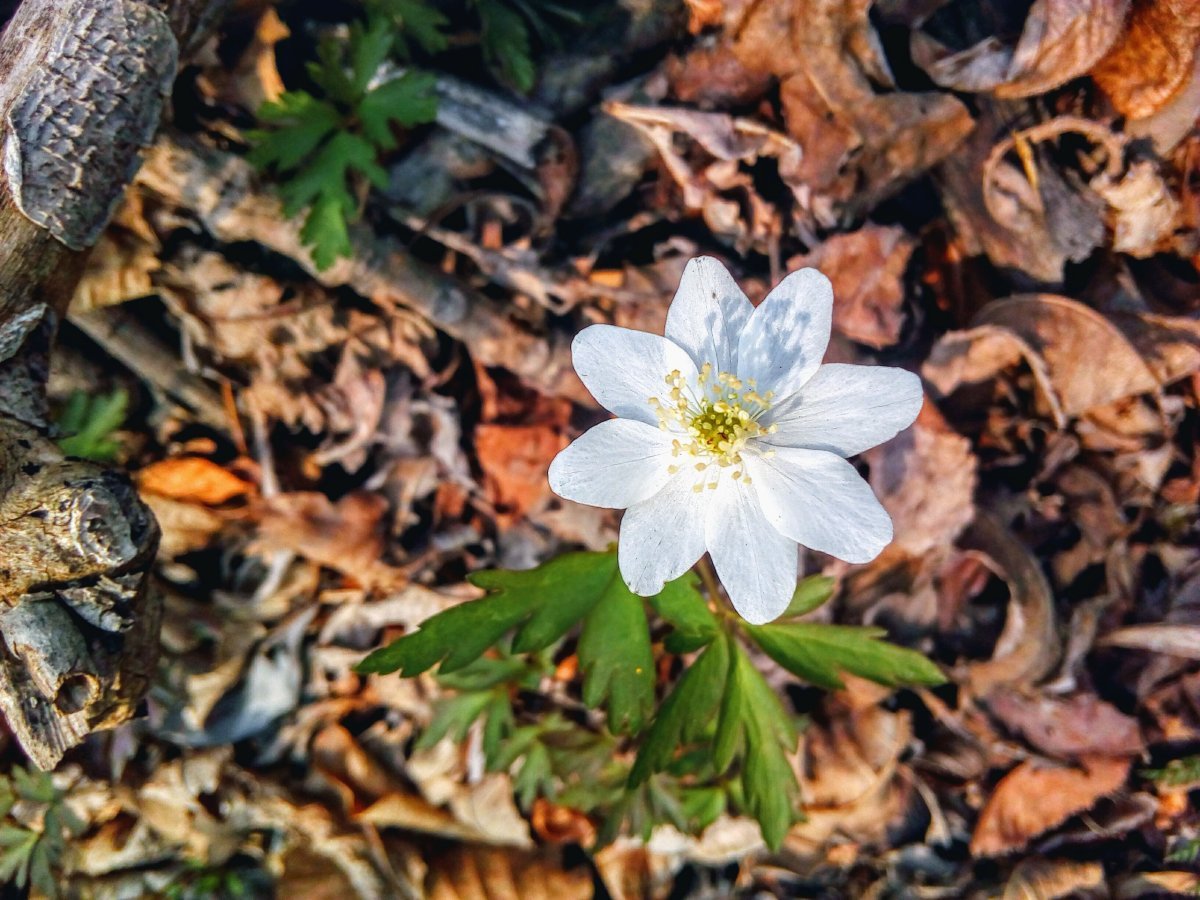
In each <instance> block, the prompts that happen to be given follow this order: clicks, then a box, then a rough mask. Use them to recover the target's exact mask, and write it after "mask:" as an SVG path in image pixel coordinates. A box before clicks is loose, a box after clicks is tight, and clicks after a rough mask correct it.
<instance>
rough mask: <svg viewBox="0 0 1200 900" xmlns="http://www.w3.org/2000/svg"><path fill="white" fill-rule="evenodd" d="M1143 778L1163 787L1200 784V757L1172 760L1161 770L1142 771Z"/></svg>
mask: <svg viewBox="0 0 1200 900" xmlns="http://www.w3.org/2000/svg"><path fill="white" fill-rule="evenodd" d="M1142 777H1143V778H1148V779H1150V780H1151V781H1153V782H1156V783H1158V784H1160V785H1162V786H1163V787H1184V786H1186V785H1192V784H1200V755H1196V756H1183V757H1180V758H1179V759H1172V760H1170V761H1168V762H1167V764H1166V765H1165V766H1163V767H1162V768H1161V769H1142Z"/></svg>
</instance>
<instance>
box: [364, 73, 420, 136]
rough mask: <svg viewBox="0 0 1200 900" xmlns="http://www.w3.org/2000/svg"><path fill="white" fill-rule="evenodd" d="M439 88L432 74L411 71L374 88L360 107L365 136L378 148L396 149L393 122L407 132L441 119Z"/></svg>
mask: <svg viewBox="0 0 1200 900" xmlns="http://www.w3.org/2000/svg"><path fill="white" fill-rule="evenodd" d="M436 88H437V79H436V78H435V77H434V76H433V74H432V73H430V72H411V71H410V72H405V73H404V74H403V75H401V76H400V77H399V78H393V79H391V80H389V81H385V82H384V83H383V84H380V85H378V86H377V87H375V88H373V89H372V90H371V91H369V92H368V93H367V95H366V96H365V97H363V99H362V102H361V103H359V104H358V117H359V121H361V122H362V127H363V132H364V133H365V134H366V136H367V138H368V139H370V140H371V141H372V142H373V143H374V144H375V145H376V146H378V147H382V148H384V149H385V150H390V149H392V148H393V147H395V146H396V139H395V137H393V135H392V128H391V125H392V123H393V122H395V123H396V124H398V125H402V126H404V127H406V128H407V127H411V126H413V125H421V124H424V123H426V122H432V121H433V120H434V119H436V118H437V93H436Z"/></svg>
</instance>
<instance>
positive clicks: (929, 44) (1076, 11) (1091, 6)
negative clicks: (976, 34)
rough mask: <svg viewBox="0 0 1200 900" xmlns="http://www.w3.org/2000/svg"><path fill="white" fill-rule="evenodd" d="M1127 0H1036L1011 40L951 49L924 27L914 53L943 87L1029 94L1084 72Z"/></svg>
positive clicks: (1121, 18)
mask: <svg viewBox="0 0 1200 900" xmlns="http://www.w3.org/2000/svg"><path fill="white" fill-rule="evenodd" d="M1128 8H1129V0H1036V2H1035V3H1034V4H1033V5H1032V6H1031V7H1030V8H1029V13H1028V14H1027V16H1026V18H1025V26H1024V28H1023V29H1022V31H1021V37H1020V39H1019V40H1018V41H1017V43H1016V44H1015V45H1013V46H1010V45H1007V44H1005V43H1004V42H1003V41H1002V40H1001V39H1000V38H998V37H996V36H990V37H987V38H985V39H984V40H983V41H981V42H979V43H977V44H975V45H974V46H972V47H969V48H968V49H966V50H963V51H961V52H958V53H951V52H950V51H948V50H947V49H946V47H944V46H943V45H942V44H940V43H939V42H938V41H936V40H934V39H933V38H932V37H930V36H929V35H928V34H927V33H925V32H923V31H916V32H914V33H913V37H912V51H913V58H914V59H915V60H916V62H917V63H918V65H920V66H921V67H922V68H924V69H925V71H926V72H928V73H929V77H930V78H932V79H933V80H934V81H936V82H937V83H938V84H940V85H942V86H943V87H949V88H954V89H955V90H959V91H972V92H984V91H990V92H992V93H994V94H995V95H996V96H997V97H1031V96H1033V95H1035V94H1042V93H1045V92H1046V91H1048V90H1051V89H1052V88H1056V87H1058V86H1059V85H1061V84H1065V83H1066V82H1068V81H1070V80H1071V79H1073V78H1078V77H1079V76H1080V75H1083V74H1085V73H1086V72H1087V71H1088V70H1089V69H1090V68H1091V67H1092V66H1093V65H1095V63H1096V61H1097V60H1098V59H1100V57H1101V56H1103V55H1104V53H1105V52H1106V51H1107V50H1108V48H1109V47H1111V46H1112V44H1113V42H1114V41H1115V40H1116V39H1117V36H1118V35H1119V34H1120V33H1121V27H1122V25H1123V24H1124V22H1125V12H1126V10H1127V9H1128Z"/></svg>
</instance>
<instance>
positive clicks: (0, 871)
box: [0, 826, 38, 887]
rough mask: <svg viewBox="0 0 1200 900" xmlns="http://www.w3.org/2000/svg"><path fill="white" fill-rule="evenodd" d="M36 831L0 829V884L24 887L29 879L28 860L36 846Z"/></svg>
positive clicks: (6, 827)
mask: <svg viewBox="0 0 1200 900" xmlns="http://www.w3.org/2000/svg"><path fill="white" fill-rule="evenodd" d="M37 842H38V835H37V832H36V831H26V830H25V829H24V828H11V827H8V826H5V827H3V828H0V847H4V848H5V849H4V852H3V853H2V854H0V883H4V884H8V883H15V884H16V885H17V887H24V886H25V884H26V882H27V881H28V879H29V858H30V856H31V855H32V853H33V849H34V847H36V846H37Z"/></svg>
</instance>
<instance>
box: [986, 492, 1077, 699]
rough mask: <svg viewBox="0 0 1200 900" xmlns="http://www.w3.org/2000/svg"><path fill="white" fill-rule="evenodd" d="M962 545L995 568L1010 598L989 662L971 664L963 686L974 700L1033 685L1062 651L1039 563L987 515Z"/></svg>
mask: <svg viewBox="0 0 1200 900" xmlns="http://www.w3.org/2000/svg"><path fill="white" fill-rule="evenodd" d="M962 543H963V545H964V546H965V547H968V548H970V549H974V550H978V551H980V552H981V553H983V554H984V555H985V556H986V557H987V559H989V560H990V561H992V562H993V563H994V564H995V566H996V569H997V571H998V574H999V575H1000V576H1001V577H1002V578H1004V580H1005V581H1007V582H1008V586H1009V594H1010V599H1009V602H1008V612H1007V615H1006V617H1005V620H1004V629H1003V630H1002V631H1001V632H1000V636H999V637H998V638H997V639H996V646H995V648H994V649H993V650H992V657H991V659H988V660H984V661H982V662H974V663H971V664H970V665H969V666H968V669H967V679H966V683H967V684H968V685H969V686H970V687H971V689H972V691H973V692H974V694H975V695H976V696H978V697H984V696H987V695H988V694H989V693H990V692H991V691H992V690H993V689H995V688H997V687H1001V686H1009V685H1032V684H1036V683H1037V682H1038V681H1040V680H1041V679H1042V678H1044V677H1046V676H1047V675H1048V674H1050V672H1051V671H1052V670H1053V669H1054V666H1055V664H1056V663H1057V662H1058V658H1059V654H1060V652H1061V648H1062V641H1061V639H1060V638H1059V636H1058V630H1057V628H1056V625H1055V618H1054V597H1053V593H1052V592H1051V590H1050V584H1049V583H1048V582H1047V581H1046V576H1045V575H1044V574H1043V573H1042V570H1041V567H1040V566H1039V565H1038V561H1037V558H1036V557H1035V556H1034V555H1033V554H1032V553H1030V552H1029V549H1028V548H1027V547H1026V546H1025V545H1024V544H1022V543H1021V542H1020V541H1019V540H1017V538H1016V536H1014V535H1013V533H1012V532H1011V531H1010V530H1009V529H1008V528H1006V527H1005V526H1004V524H1003V523H1001V522H1000V521H998V520H997V519H996V518H995V517H994V516H993V515H991V514H990V513H983V512H981V513H980V514H979V515H977V516H976V518H975V521H974V522H973V523H972V525H971V528H970V530H969V531H968V532H967V533H966V534H965V535H964V537H963V541H962Z"/></svg>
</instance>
